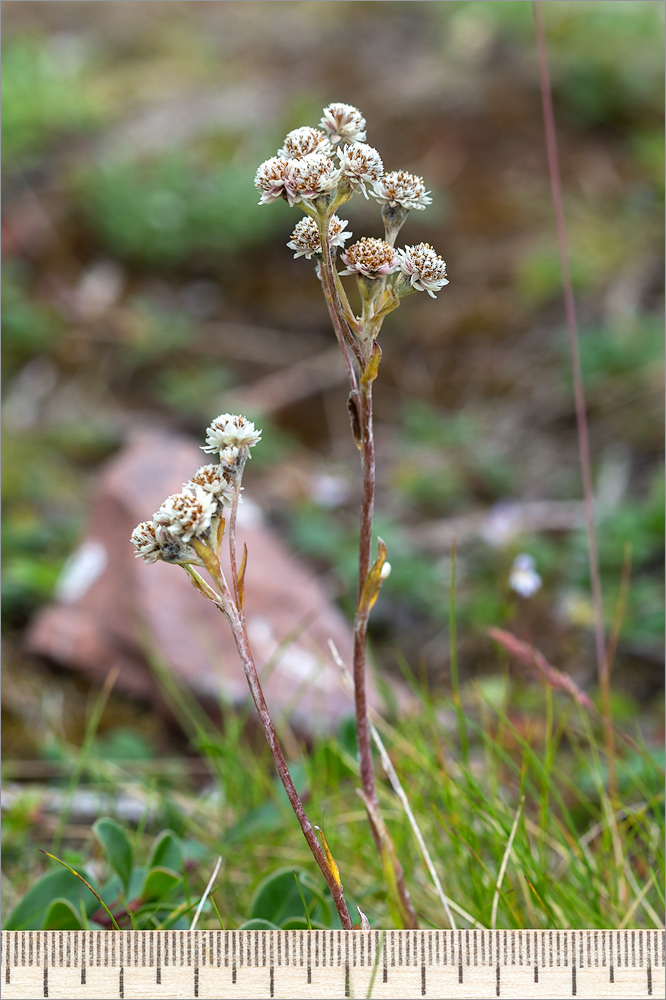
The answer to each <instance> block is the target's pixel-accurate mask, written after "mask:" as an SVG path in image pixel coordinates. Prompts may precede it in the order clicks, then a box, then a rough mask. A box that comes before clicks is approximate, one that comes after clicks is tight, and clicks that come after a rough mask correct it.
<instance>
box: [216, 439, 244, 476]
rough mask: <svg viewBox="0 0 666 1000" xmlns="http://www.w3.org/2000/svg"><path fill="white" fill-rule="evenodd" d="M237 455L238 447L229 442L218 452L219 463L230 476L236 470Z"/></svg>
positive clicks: (238, 453) (238, 452)
mask: <svg viewBox="0 0 666 1000" xmlns="http://www.w3.org/2000/svg"><path fill="white" fill-rule="evenodd" d="M239 455H240V451H239V449H238V448H236V446H235V445H230V444H228V445H227V447H226V448H223V449H222V451H221V452H220V465H222V466H223V467H224V470H225V472H226V473H227V474H228V475H230V476H234V475H235V474H236V472H237V471H238V457H239Z"/></svg>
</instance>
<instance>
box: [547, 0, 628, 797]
mask: <svg viewBox="0 0 666 1000" xmlns="http://www.w3.org/2000/svg"><path fill="white" fill-rule="evenodd" d="M533 10H534V22H535V26H536V38H537V49H538V54H539V78H540V85H541V101H542V105H543V118H544V126H545V132H546V151H547V154H548V172H549V174H550V186H551V194H552V199H553V209H554V212H555V226H556V230H557V245H558V249H559V255H560V271H561V275H562V291H563V294H564V309H565V313H566V320H567V330H568V332H569V350H570V354H571V369H572V373H573V385H574V401H575V409H576V425H577V428H578V449H579V452H580V466H581V475H582V480H583V496H584V500H585V520H586V523H587V538H588V558H589V567H590V581H591V585H592V603H593V607H594V636H595V646H596V655H597V671H598V674H599V687H600V689H601V713H602V716H603V727H604V744H605V747H606V754H607V757H608V784H609V793H610V797H611V800H613V801H615V800H616V799H617V775H616V772H615V741H614V738H613V720H612V715H611V700H610V666H609V659H608V656H607V654H606V637H605V630H604V614H603V604H602V595H601V573H600V570H599V553H598V547H597V532H596V526H595V519H594V491H593V488H592V468H591V465H592V463H591V459H590V442H589V435H588V426H587V412H586V406H585V391H584V388H583V374H582V369H581V364H580V350H579V346H578V324H577V322H576V304H575V300H574V294H573V284H572V281H571V266H570V263H569V248H568V241H567V230H566V221H565V215H564V203H563V199H562V180H561V177H560V165H559V157H558V151H557V133H556V130H555V116H554V114H553V97H552V91H551V86H550V74H549V71H548V52H547V47H546V33H545V30H544V24H543V13H542V10H541V3H540V2H539V0H534V3H533Z"/></svg>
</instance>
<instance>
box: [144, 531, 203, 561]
mask: <svg viewBox="0 0 666 1000" xmlns="http://www.w3.org/2000/svg"><path fill="white" fill-rule="evenodd" d="M130 540H131V542H132V545H133V546H134V548H135V549H136V552H135V553H134V555H135V557H136V558H137V559H143V560H144V562H147V563H155V562H157V561H158V560H159V559H161V560H162V561H163V562H168V563H180V564H183V563H197V564H198V565H201V562H200V560H199V558H198V556H197V554H196V552H195V551H194V549H193V548H192V547H191V546H190V545H187V544H186V543H185V542H183V540H182V539H181V538H177V537H176V536H175V535H172V534H171V532H170V531H167V529H166V528H164V527H163V526H162V525H157V524H155V522H154V521H142V522H141V524H137V526H136V528H135V529H134V531H133V532H132V535H131V539H130Z"/></svg>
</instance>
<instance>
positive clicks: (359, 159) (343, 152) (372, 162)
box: [338, 142, 384, 198]
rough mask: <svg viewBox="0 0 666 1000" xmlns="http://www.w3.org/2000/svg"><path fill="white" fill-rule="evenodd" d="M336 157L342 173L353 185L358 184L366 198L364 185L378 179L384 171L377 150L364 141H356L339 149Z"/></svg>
mask: <svg viewBox="0 0 666 1000" xmlns="http://www.w3.org/2000/svg"><path fill="white" fill-rule="evenodd" d="M338 157H339V159H340V169H341V171H342V173H343V175H344V176H345V177H347V178H348V179H349V181H351V183H352V185H353V186H355V187H356V186H359V187H360V188H361V191H362V192H363V194H364V195H365V197H366V198H367V197H368V193H367V191H366V190H365V185H366V184H372V183H373V181H377V180H379V178H380V177H381V176H382V174H383V173H384V164H383V163H382V158H381V156H380V155H379V153H378V152H377V150H376V149H374V148H373V147H372V146H368V145H367V144H366V143H365V142H358V143H356V144H355V145H353V146H344V147H343V148H342V149H339V150H338Z"/></svg>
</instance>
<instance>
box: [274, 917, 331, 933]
mask: <svg viewBox="0 0 666 1000" xmlns="http://www.w3.org/2000/svg"><path fill="white" fill-rule="evenodd" d="M280 929H281V930H283V931H308V930H313V931H326V930H329V927H327V926H325V925H324V924H320V923H319V921H318V920H311V921H310V923H309V924H308V922H307V920H306V919H305V917H289V918H288V919H287V920H283V921H282V924H281V925H280Z"/></svg>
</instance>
